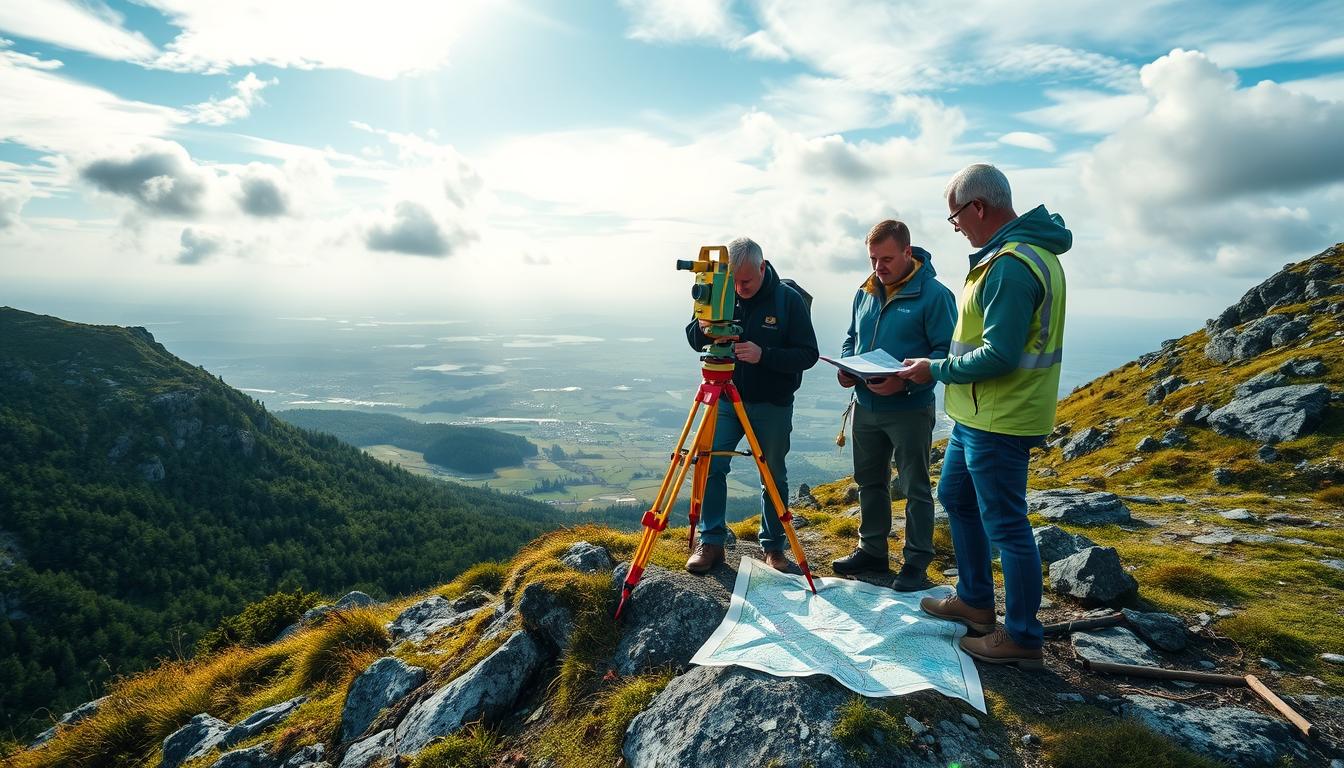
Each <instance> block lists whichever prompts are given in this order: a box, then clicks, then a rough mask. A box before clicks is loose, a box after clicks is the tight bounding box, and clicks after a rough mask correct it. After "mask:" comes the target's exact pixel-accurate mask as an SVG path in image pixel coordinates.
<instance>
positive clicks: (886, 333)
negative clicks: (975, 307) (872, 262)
mask: <svg viewBox="0 0 1344 768" xmlns="http://www.w3.org/2000/svg"><path fill="white" fill-rule="evenodd" d="M911 252H912V253H913V254H914V257H915V259H917V260H918V261H919V262H920V263H921V266H920V268H919V271H918V272H916V273H915V276H914V277H912V278H911V279H910V282H908V283H906V284H905V285H903V286H901V288H900V290H898V291H897V292H896V295H894V296H892V297H891V301H887V297H886V293H885V287H884V286H883V285H882V283H881V281H879V280H871V279H870V282H868V283H865V284H864V286H861V287H860V288H859V290H858V291H856V292H855V294H854V306H853V311H852V312H851V313H850V321H849V332H848V333H847V334H846V335H845V343H844V344H843V345H842V346H841V348H840V356H841V357H848V356H850V355H862V354H864V353H865V352H872V351H873V350H874V349H884V350H886V352H887V354H889V355H891V356H892V357H894V358H896V359H897V360H904V359H905V358H908V357H928V358H934V359H937V358H943V357H947V350H948V347H949V346H950V345H951V343H952V329H953V328H954V327H956V324H957V302H956V299H955V298H954V297H953V296H952V291H950V290H948V288H947V286H945V285H943V284H942V283H940V282H938V280H937V279H935V278H936V277H937V274H938V273H937V272H936V271H934V269H933V257H932V256H930V255H929V252H928V251H926V250H924V249H923V248H912V249H911ZM854 392H855V394H856V395H857V397H858V400H859V405H862V406H863V407H865V408H868V409H869V410H873V411H909V410H914V409H916V408H924V407H927V406H928V405H929V404H931V403H932V402H933V383H932V382H930V383H928V384H907V386H906V388H905V389H904V390H902V391H900V392H897V393H896V394H894V395H875V394H873V393H872V392H871V391H870V390H869V389H868V387H866V386H864V385H863V382H859V383H858V384H857V385H855V387H854Z"/></svg>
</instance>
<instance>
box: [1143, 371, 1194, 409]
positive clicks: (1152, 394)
mask: <svg viewBox="0 0 1344 768" xmlns="http://www.w3.org/2000/svg"><path fill="white" fill-rule="evenodd" d="M1184 383H1185V379H1183V378H1181V377H1180V376H1175V375H1172V376H1168V377H1166V378H1165V379H1163V380H1161V381H1159V382H1158V383H1156V384H1154V385H1153V386H1152V387H1150V388H1149V389H1148V392H1147V393H1146V394H1145V395H1144V400H1146V401H1147V402H1148V404H1149V405H1157V404H1158V403H1160V402H1162V401H1163V400H1165V399H1167V395H1170V394H1171V393H1172V392H1175V391H1176V390H1178V389H1180V388H1181V385H1182V384H1184Z"/></svg>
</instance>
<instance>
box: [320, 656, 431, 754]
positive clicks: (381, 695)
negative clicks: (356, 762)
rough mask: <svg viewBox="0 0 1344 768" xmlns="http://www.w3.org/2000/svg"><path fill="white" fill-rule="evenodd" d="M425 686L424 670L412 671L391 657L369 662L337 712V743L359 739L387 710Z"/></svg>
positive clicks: (417, 668)
mask: <svg viewBox="0 0 1344 768" xmlns="http://www.w3.org/2000/svg"><path fill="white" fill-rule="evenodd" d="M424 682H425V670H424V669H423V668H421V667H412V666H409V665H408V664H406V662H404V661H402V660H401V659H398V658H396V657H395V656H384V657H383V658H381V659H379V660H377V661H375V662H373V663H372V664H370V665H369V668H368V669H366V670H364V671H363V672H361V673H360V674H359V677H357V678H355V681H354V682H353V683H351V684H350V692H349V693H347V694H346V697H345V708H344V709H342V710H341V741H343V742H345V741H350V740H351V739H355V738H358V737H359V736H361V735H363V733H364V731H366V730H368V727H369V725H370V724H371V723H373V719H374V718H375V717H377V716H378V713H379V712H382V711H383V710H384V709H386V708H387V707H389V706H391V705H392V704H395V703H396V702H398V701H401V700H402V699H403V698H405V696H406V694H408V693H410V692H411V691H413V690H415V689H416V688H418V687H420V685H421V683H424Z"/></svg>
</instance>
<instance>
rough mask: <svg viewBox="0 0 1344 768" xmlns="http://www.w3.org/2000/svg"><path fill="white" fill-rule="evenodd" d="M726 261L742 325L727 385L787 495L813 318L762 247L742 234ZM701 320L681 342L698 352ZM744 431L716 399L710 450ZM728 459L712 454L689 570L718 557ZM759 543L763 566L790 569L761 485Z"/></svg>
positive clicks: (730, 444)
mask: <svg viewBox="0 0 1344 768" xmlns="http://www.w3.org/2000/svg"><path fill="white" fill-rule="evenodd" d="M728 264H729V266H731V267H732V270H733V282H734V288H735V290H736V292H737V304H736V311H735V314H734V315H733V317H734V318H735V319H736V322H737V324H738V325H739V326H741V327H742V334H741V335H740V336H739V337H738V339H737V343H736V344H734V345H733V353H734V354H735V355H736V356H737V367H736V368H735V369H734V371H733V383H734V384H736V385H737V390H738V393H739V394H741V395H742V405H743V407H744V408H745V410H746V412H747V419H748V420H749V421H750V422H751V428H752V431H754V432H755V433H756V439H757V441H758V442H760V444H761V452H762V453H763V454H765V465H766V466H767V467H769V468H770V474H771V475H773V476H774V479H775V489H776V490H778V491H779V497H780V498H781V499H787V498H788V497H789V493H788V489H789V483H788V471H787V469H786V468H785V466H784V457H785V455H787V454H788V452H789V433H790V432H792V431H793V393H794V392H796V391H798V387H799V386H801V385H802V383H803V371H805V370H807V369H808V368H811V367H812V366H813V365H816V362H817V355H818V352H817V334H816V332H815V331H813V330H812V316H811V314H810V311H809V309H808V307H807V304H806V303H805V302H804V300H803V297H802V295H800V294H799V293H798V292H797V291H795V290H794V289H792V288H790V287H789V286H788V285H785V284H784V283H782V282H780V279H779V275H777V274H776V273H775V268H774V267H773V266H771V265H770V263H769V262H767V261H765V258H764V256H763V254H762V253H761V246H759V245H757V244H756V243H755V242H754V241H752V240H750V239H749V238H745V237H740V238H738V239H736V240H734V241H733V242H731V243H729V244H728ZM706 324H707V323H705V322H704V321H697V320H692V321H691V322H690V324H689V325H687V326H686V340H687V341H688V342H690V344H691V347H692V348H694V349H696V350H703V349H704V348H705V345H707V344H709V343H710V339H709V337H708V336H706V335H705V334H704V328H703V326H704V325H706ZM744 436H745V435H744V433H743V431H742V425H741V423H740V422H738V419H737V412H736V411H735V410H734V409H733V408H732V405H731V404H730V403H727V402H722V401H721V402H720V404H719V410H718V421H717V422H716V424H715V426H714V445H713V450H714V451H735V450H737V445H738V443H740V442H741V441H742V438H743V437H744ZM731 458H732V457H730V456H715V457H714V458H713V459H711V460H710V463H709V475H708V477H707V478H706V480H705V494H704V499H703V503H702V506H701V510H700V526H699V527H700V536H699V538H698V543H697V545H696V548H695V551H694V552H692V553H691V556H690V559H688V560H687V561H686V570H688V571H690V572H691V573H707V572H708V571H709V570H710V569H711V568H713V567H714V566H715V565H717V564H718V563H721V562H723V559H724V552H723V547H724V542H725V541H726V540H727V536H728V528H727V526H726V525H725V522H724V516H725V513H726V511H725V506H726V504H727V500H728V470H729V459H731ZM759 541H760V544H761V549H762V550H763V551H764V552H765V562H766V564H767V565H769V566H770V567H771V568H775V569H777V570H781V571H787V570H789V568H790V564H789V560H788V558H787V557H785V555H784V548H785V547H787V546H788V538H787V537H786V535H785V533H784V526H783V524H782V523H780V521H779V515H778V514H777V513H776V512H775V507H774V504H773V503H772V502H771V501H770V493H769V491H768V490H767V489H766V488H765V485H764V484H762V485H761V529H760V535H759Z"/></svg>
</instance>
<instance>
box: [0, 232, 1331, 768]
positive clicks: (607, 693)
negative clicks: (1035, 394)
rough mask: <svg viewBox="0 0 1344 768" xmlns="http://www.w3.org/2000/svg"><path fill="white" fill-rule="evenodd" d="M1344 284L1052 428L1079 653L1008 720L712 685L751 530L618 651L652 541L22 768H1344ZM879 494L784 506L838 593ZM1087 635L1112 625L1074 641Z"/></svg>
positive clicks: (478, 580) (681, 552)
mask: <svg viewBox="0 0 1344 768" xmlns="http://www.w3.org/2000/svg"><path fill="white" fill-rule="evenodd" d="M1341 267H1344V251H1341V249H1340V248H1335V249H1331V250H1330V251H1328V252H1326V253H1325V254H1322V255H1321V256H1319V257H1316V258H1315V259H1312V260H1309V261H1307V262H1304V263H1302V264H1299V265H1294V266H1292V267H1291V268H1290V269H1288V270H1286V272H1285V273H1281V274H1280V275H1276V276H1275V277H1273V278H1271V279H1270V280H1269V281H1267V282H1266V283H1265V284H1263V285H1261V286H1258V287H1257V288H1256V289H1254V290H1253V291H1252V292H1250V293H1248V294H1247V298H1246V299H1243V300H1242V301H1241V302H1239V303H1238V305H1236V307H1234V308H1232V309H1230V310H1229V312H1227V313H1224V314H1223V315H1222V316H1220V318H1219V319H1218V320H1216V321H1214V323H1213V324H1212V325H1211V326H1210V328H1208V329H1206V330H1204V331H1199V332H1197V333H1194V334H1191V335H1190V336H1187V337H1185V338H1184V339H1181V340H1176V341H1174V342H1171V343H1168V344H1164V345H1163V349H1162V350H1161V351H1159V352H1158V353H1154V354H1152V355H1146V356H1144V358H1143V359H1142V360H1140V361H1137V362H1135V363H1132V364H1129V365H1126V366H1124V367H1122V368H1120V369H1118V370H1116V371H1114V372H1112V373H1110V374H1108V375H1106V376H1103V377H1101V378H1099V379H1098V380H1097V381H1094V382H1092V383H1091V384H1089V385H1087V386H1085V387H1081V388H1080V389H1079V390H1078V391H1077V392H1075V393H1073V394H1072V395H1071V396H1070V397H1069V398H1067V399H1066V400H1065V401H1064V402H1063V403H1062V404H1061V420H1062V424H1061V429H1060V430H1059V433H1058V434H1057V435H1056V436H1055V439H1054V440H1052V441H1051V442H1052V444H1051V445H1050V447H1048V448H1047V449H1046V450H1043V451H1041V452H1039V455H1037V456H1036V457H1035V459H1034V462H1033V474H1032V476H1031V478H1032V480H1031V482H1032V486H1033V490H1032V492H1031V493H1030V494H1029V505H1030V508H1031V510H1032V513H1031V516H1030V519H1031V522H1032V524H1033V526H1035V534H1036V538H1037V543H1038V547H1039V549H1040V550H1041V553H1042V562H1043V570H1042V579H1043V582H1044V585H1045V587H1046V590H1047V591H1046V596H1047V597H1046V600H1045V601H1044V602H1043V604H1042V611H1041V618H1042V620H1043V621H1044V622H1046V623H1047V624H1056V625H1057V626H1055V627H1054V628H1052V629H1050V630H1049V631H1048V634H1047V643H1046V647H1045V667H1046V669H1045V671H1044V672H1042V673H1031V672H1025V671H1021V670H1017V669H1013V668H1003V667H995V666H990V665H978V666H979V670H980V675H981V681H982V683H983V686H984V691H985V699H986V703H987V708H988V714H987V715H986V714H983V713H980V712H978V711H975V710H973V709H971V708H970V707H969V706H967V705H966V704H964V703H962V702H960V701H955V700H951V699H946V698H943V697H942V696H941V695H939V694H937V693H933V692H930V691H923V692H920V693H915V694H911V695H907V696H901V697H898V698H892V699H866V698H862V697H858V696H855V695H853V694H851V693H850V692H849V691H848V690H847V689H844V688H842V687H841V686H840V685H839V684H838V683H836V682H835V681H834V680H832V679H830V678H828V677H824V676H819V675H817V676H811V677H802V678H777V677H771V676H769V675H767V674H765V673H762V672H757V671H753V670H749V669H744V668H741V667H726V668H725V667H692V666H690V665H689V660H690V658H691V657H692V655H693V654H694V653H695V651H696V650H697V649H698V648H699V647H700V646H701V645H702V644H703V643H704V642H705V641H706V640H707V639H708V638H709V636H710V635H711V633H712V632H713V630H714V629H715V627H716V626H717V625H718V624H719V622H720V621H721V620H722V619H723V617H724V615H725V613H726V612H727V610H728V605H729V596H730V592H731V589H732V586H733V583H734V579H735V577H736V572H737V571H738V570H739V569H740V567H741V558H742V557H744V556H755V555H756V554H757V550H756V547H755V545H754V542H753V541H752V538H753V537H754V535H755V531H756V521H755V520H747V521H744V522H742V523H738V524H734V525H733V526H732V529H733V531H734V532H735V534H736V538H737V541H736V543H734V544H731V545H730V546H729V548H728V549H729V557H728V562H727V563H726V564H725V565H723V566H719V567H717V568H715V569H714V570H713V571H712V572H711V573H710V574H709V575H708V576H706V577H695V576H691V575H689V574H686V573H684V572H683V571H682V563H683V561H684V558H685V556H686V551H685V537H686V533H687V531H686V529H685V528H681V529H669V530H668V531H666V532H665V533H664V535H663V536H662V537H661V538H660V539H659V540H658V543H657V545H656V547H655V548H654V551H653V554H652V560H651V562H652V565H651V567H650V569H649V570H648V571H647V572H646V573H645V575H644V577H643V579H642V580H641V581H640V584H639V586H638V587H637V588H636V589H635V591H634V593H633V595H632V596H631V599H630V603H629V604H628V605H627V607H626V612H625V615H624V616H623V618H622V620H621V621H620V622H617V621H614V620H613V619H612V618H611V613H612V610H613V609H614V608H615V604H616V597H617V592H618V590H617V587H618V585H619V583H620V581H621V580H622V578H623V576H624V572H625V568H626V565H625V564H623V563H620V562H619V561H623V560H624V561H628V560H629V558H630V557H631V556H632V554H633V552H634V549H635V546H636V544H637V542H638V536H637V534H631V533H622V532H617V531H613V530H610V529H607V528H599V527H581V528H578V529H573V530H564V531H556V532H552V533H549V534H546V535H544V536H543V537H541V538H540V539H538V540H536V541H534V542H532V543H531V544H529V545H528V546H526V547H524V548H523V549H522V550H521V551H520V552H519V554H518V555H517V556H515V557H514V558H513V559H512V560H511V561H510V562H508V563H506V564H485V565H482V566H480V567H477V568H473V569H471V570H470V571H468V572H467V573H464V574H463V575H461V576H459V577H458V578H456V579H455V580H453V581H451V582H449V583H446V584H444V585H442V586H440V587H437V588H434V589H432V590H429V591H428V592H425V593H422V594H419V595H416V596H413V597H408V598H405V599H399V600H394V601H390V602H386V603H381V604H375V605H366V606H363V607H350V608H348V609H346V610H344V611H335V612H326V613H322V614H321V615H316V614H315V615H314V616H313V617H312V618H311V619H309V620H307V621H305V622H304V623H303V624H302V626H300V627H298V628H297V629H296V630H295V631H292V632H286V633H284V634H282V635H281V636H280V637H278V638H276V639H275V640H274V641H272V642H270V643H263V644H260V645H257V646H254V647H246V648H224V649H221V650H217V651H214V652H211V653H208V654H202V655H201V656H200V657H199V658H197V659H195V660H193V661H191V662H183V663H172V664H168V665H165V666H163V667H160V668H159V669H156V670H152V671H150V672H147V673H145V674H143V675H140V676H137V677H134V678H131V679H127V680H124V681H121V682H119V683H118V684H116V685H115V686H113V688H112V689H111V691H110V694H109V696H108V697H107V698H106V699H103V700H101V701H99V702H95V703H91V704H90V705H89V706H87V707H85V708H81V709H80V710H77V711H74V712H72V713H70V714H69V715H68V716H67V718H68V722H67V723H66V724H63V725H60V726H57V727H55V728H54V729H53V732H52V734H51V738H50V740H49V741H46V742H45V743H44V744H43V745H41V746H39V747H35V748H30V749H27V750H22V751H16V752H15V753H14V754H13V755H12V757H11V758H10V764H11V765H13V766H14V767H15V768H49V767H52V768H54V767H55V766H71V767H72V768H87V767H92V766H113V765H133V766H145V767H146V768H150V767H155V768H178V767H179V766H185V767H186V768H230V767H233V768H236V767H237V766H244V765H245V766H249V767H250V768H282V767H283V768H330V767H332V766H339V767H340V768H387V767H388V766H407V765H409V766H412V768H444V767H446V766H496V767H497V768H504V767H511V768H521V767H522V766H536V767H537V768H541V767H542V766H546V767H548V768H555V767H563V768H568V767H570V766H575V767H583V768H588V767H589V766H592V767H594V768H596V767H598V766H601V767H603V768H609V767H610V766H613V765H627V766H631V768H644V767H646V766H650V767H651V766H711V765H712V766H718V765H768V766H791V767H796V768H803V766H809V767H810V768H848V767H867V766H889V765H899V766H904V767H906V768H914V767H917V768H944V767H945V766H948V765H960V766H964V767H965V768H972V767H987V766H1000V765H1006V766H1026V767H1031V768H1035V767H1036V766H1062V767H1067V768H1077V767H1084V766H1086V767H1093V766H1098V767H1099V766H1104V767H1105V768H1176V767H1186V766H1190V767H1193V768H1213V767H1214V766H1219V765H1224V766H1225V765H1232V766H1247V767H1249V766H1261V765H1274V766H1280V767H1281V768H1289V767H1291V766H1308V765H1331V764H1332V763H1331V761H1332V760H1338V759H1341V758H1344V666H1341V664H1344V608H1341V606H1344V510H1341V503H1344V498H1341V495H1340V493H1339V491H1338V490H1337V489H1336V488H1337V486H1336V483H1337V481H1338V478H1337V476H1336V475H1335V474H1333V473H1334V467H1335V466H1337V462H1338V461H1339V458H1340V457H1339V453H1338V452H1339V450H1340V447H1339V445H1338V437H1339V433H1340V429H1341V422H1340V416H1339V413H1338V409H1339V408H1340V406H1339V405H1337V404H1335V400H1336V394H1335V393H1337V392H1340V391H1341V390H1344V381H1342V380H1341V379H1344V360H1341V359H1340V358H1341V355H1340V352H1339V347H1340V346H1341V338H1340V336H1338V335H1337V334H1339V333H1340V330H1339V326H1340V324H1339V322H1338V318H1339V316H1340V308H1341V307H1340V304H1337V303H1336V302H1344V295H1342V294H1341V293H1337V291H1344V288H1340V289H1336V288H1335V287H1334V286H1335V283H1336V281H1338V282H1341V283H1344V279H1340V278H1339V277H1337V276H1338V275H1340V274H1341V271H1340V269H1341ZM1285 275H1287V276H1285ZM1313 281H1314V282H1313ZM1276 305H1277V306H1276ZM1265 316H1269V317H1271V318H1274V317H1279V316H1281V317H1282V319H1270V320H1268V321H1266V320H1264V319H1263V318H1264V317H1265ZM1266 329H1268V332H1266ZM1284 329H1286V330H1284ZM1281 331H1282V332H1281ZM1233 358H1236V359H1235V360H1233ZM1219 360H1222V362H1219ZM1280 371H1282V373H1280ZM1264 374H1268V375H1264ZM1257 376H1262V377H1261V378H1258V379H1256V381H1255V383H1254V384H1252V385H1250V386H1247V387H1243V388H1242V390H1241V391H1240V392H1237V391H1236V390H1237V388H1238V387H1239V386H1242V385H1244V384H1245V383H1246V380H1247V379H1250V378H1253V377H1257ZM1277 376H1282V377H1283V378H1282V379H1280V378H1277ZM1171 377H1177V378H1171ZM1173 429H1175V430H1178V431H1177V432H1174V433H1173V432H1172V430H1173ZM1247 436H1249V437H1247ZM1145 438H1148V439H1147V440H1145ZM1140 443H1142V446H1141V447H1140ZM856 495H857V488H856V487H855V486H853V485H852V483H850V482H849V480H848V479H842V480H839V481H837V482H834V483H830V484H827V485H824V486H821V487H819V488H815V489H812V491H810V492H807V493H803V494H801V495H800V496H799V497H797V498H795V499H794V500H793V502H792V506H793V507H794V509H795V514H796V518H795V519H796V524H797V526H798V529H799V530H798V536H799V539H800V540H801V542H802V544H803V546H804V547H805V548H806V550H807V552H808V556H809V559H810V560H811V561H812V563H813V566H814V570H815V572H816V573H817V574H818V575H820V576H831V573H830V569H829V567H828V565H829V563H830V562H831V560H832V559H833V558H835V557H837V556H840V555H843V554H846V553H848V552H849V550H850V549H851V548H852V547H853V544H854V542H855V540H856V536H857V529H858V519H857V516H858V508H857V506H856V501H855V499H856ZM902 506H903V505H901V504H900V503H899V502H898V503H897V504H896V505H895V512H896V518H897V519H896V521H895V526H894V530H895V535H894V536H893V539H894V540H893V542H892V549H893V551H898V550H899V543H898V541H895V539H897V538H899V536H900V532H901V529H902V525H901V523H902V521H901V519H900V511H901V507H902ZM935 547H936V550H937V558H936V559H935V561H934V563H933V566H932V567H931V569H930V575H931V576H932V577H933V578H934V580H935V581H938V582H940V583H944V584H946V583H951V582H952V581H954V580H955V578H956V563H955V561H954V559H953V553H952V547H951V539H950V534H949V531H948V527H947V524H946V521H945V520H943V519H940V521H939V522H938V524H937V528H936V530H935ZM890 580H891V577H890V576H887V577H883V578H877V579H874V580H873V582H874V583H878V584H884V585H885V584H889V582H890ZM1098 606H1099V607H1098ZM999 608H1000V612H1002V605H1000V606H999ZM267 613H268V609H267V608H266V607H265V606H264V605H263V606H258V607H256V608H254V609H251V610H250V612H249V613H248V614H246V615H245V617H240V618H238V619H236V620H235V621H234V622H233V624H234V625H240V626H250V625H252V624H255V623H258V622H259V621H260V619H259V618H257V617H259V616H264V615H266V614H267ZM1085 617H1088V618H1097V619H1099V620H1100V621H1102V622H1104V623H1107V625H1106V626H1093V627H1064V626H1058V625H1059V624H1060V623H1062V622H1068V621H1073V620H1077V619H1080V618H1085ZM263 623H264V622H263ZM1085 661H1086V664H1085V663H1084V662H1085ZM1097 661H1111V662H1123V663H1131V664H1139V665H1142V666H1146V667H1149V668H1151V670H1153V671H1160V670H1183V671H1189V672H1217V673H1223V674H1226V675H1232V676H1237V677H1240V676H1243V675H1246V674H1248V673H1250V674H1253V675H1255V676H1257V677H1258V678H1259V679H1260V680H1261V681H1263V682H1264V683H1265V684H1266V685H1268V686H1269V688H1271V689H1272V690H1273V691H1275V692H1276V693H1277V694H1279V695H1280V696H1282V697H1283V698H1284V700H1285V701H1286V702H1287V703H1288V704H1289V705H1290V706H1291V707H1293V708H1294V710H1295V711H1296V712H1298V713H1299V714H1300V715H1302V716H1304V717H1306V718H1307V719H1308V720H1310V721H1311V723H1312V724H1313V725H1314V727H1315V732H1316V735H1315V736H1314V737H1312V738H1308V737H1306V736H1304V735H1303V734H1302V733H1301V732H1299V731H1298V730H1296V729H1295V728H1294V727H1293V726H1292V725H1290V724H1289V722H1288V721H1287V720H1286V719H1285V718H1284V717H1283V716H1282V715H1280V714H1279V713H1278V712H1277V711H1275V710H1274V709H1273V708H1271V707H1270V706H1269V705H1268V704H1267V703H1266V702H1265V701H1264V700H1263V699H1261V698H1260V697H1258V696H1256V695H1255V694H1253V693H1252V692H1251V690H1250V689H1249V688H1247V687H1244V686H1229V685H1222V684H1218V685H1215V684H1211V683H1209V682H1208V681H1207V680H1206V681H1204V682H1191V681H1186V680H1181V681H1172V680H1159V679H1151V678H1149V677H1144V676H1138V677H1133V676H1122V675H1108V674H1102V673H1099V672H1095V671H1091V669H1089V667H1088V666H1087V664H1091V663H1094V662H1097Z"/></svg>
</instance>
